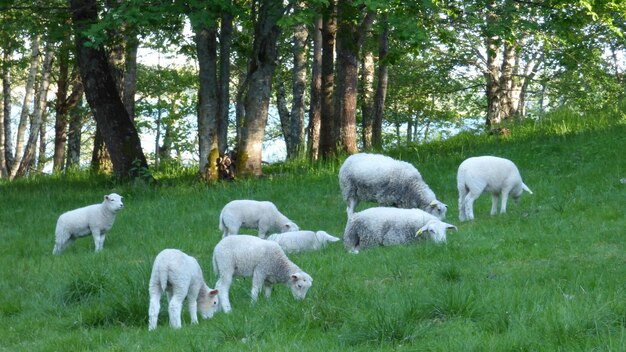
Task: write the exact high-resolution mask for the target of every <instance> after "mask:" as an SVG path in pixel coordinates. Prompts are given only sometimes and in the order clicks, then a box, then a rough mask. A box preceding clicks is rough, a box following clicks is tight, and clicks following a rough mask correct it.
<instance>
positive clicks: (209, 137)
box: [195, 23, 219, 181]
mask: <svg viewBox="0 0 626 352" xmlns="http://www.w3.org/2000/svg"><path fill="white" fill-rule="evenodd" d="M216 36H217V27H216V24H215V23H213V24H211V26H210V27H209V28H207V27H205V26H199V27H198V28H196V37H195V40H196V50H197V53H198V67H199V69H200V71H199V73H198V76H199V78H200V88H199V91H198V147H199V157H200V176H201V178H202V179H204V180H207V181H215V180H217V178H218V173H217V164H216V160H217V157H218V156H219V155H218V154H219V150H218V144H217V120H218V112H217V108H218V100H217V94H218V88H217V37H216Z"/></svg>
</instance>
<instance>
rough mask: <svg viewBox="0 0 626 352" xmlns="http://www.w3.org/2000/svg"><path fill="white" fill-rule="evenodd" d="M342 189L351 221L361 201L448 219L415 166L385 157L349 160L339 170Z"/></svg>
mask: <svg viewBox="0 0 626 352" xmlns="http://www.w3.org/2000/svg"><path fill="white" fill-rule="evenodd" d="M339 186H340V187H341V193H342V195H343V199H344V201H346V203H347V204H348V208H347V212H348V217H349V216H350V215H351V214H352V213H354V209H355V208H356V206H357V204H358V203H359V201H361V200H365V201H375V202H377V203H378V204H380V205H385V206H393V207H399V208H407V209H409V208H420V209H422V210H424V211H426V212H428V213H430V214H433V215H434V216H436V217H438V218H439V219H444V218H445V216H446V211H447V210H448V206H447V205H445V204H444V203H442V202H440V201H438V200H437V197H436V196H435V193H434V192H433V191H432V190H431V189H430V187H428V185H427V184H426V182H424V180H423V179H422V175H421V174H420V173H419V171H417V169H416V168H415V167H414V166H413V165H411V164H409V163H407V162H404V161H399V160H395V159H392V158H390V157H388V156H385V155H380V154H367V153H360V154H354V155H351V156H349V157H348V158H347V159H346V161H345V162H344V163H343V165H342V166H341V169H340V170H339Z"/></svg>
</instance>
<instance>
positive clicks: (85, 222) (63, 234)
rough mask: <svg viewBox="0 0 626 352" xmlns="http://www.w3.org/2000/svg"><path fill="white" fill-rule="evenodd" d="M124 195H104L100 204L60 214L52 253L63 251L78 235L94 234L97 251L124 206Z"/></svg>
mask: <svg viewBox="0 0 626 352" xmlns="http://www.w3.org/2000/svg"><path fill="white" fill-rule="evenodd" d="M122 199H123V198H122V197H121V196H120V195H119V194H117V193H111V194H109V195H106V196H104V201H103V202H102V203H100V204H93V205H89V206H86V207H82V208H78V209H74V210H70V211H68V212H66V213H63V214H61V216H59V220H57V227H56V231H55V244H54V249H53V250H52V254H59V253H61V252H62V251H63V250H64V249H65V248H67V246H69V245H70V244H72V243H73V242H74V241H75V240H76V239H77V238H78V237H84V236H87V235H88V234H89V233H91V234H92V236H93V240H94V242H95V244H96V252H100V251H101V250H102V247H103V245H104V239H105V236H106V233H107V232H108V231H109V230H110V229H111V227H112V226H113V222H115V215H116V214H117V212H118V211H120V210H121V209H122V208H124V203H122Z"/></svg>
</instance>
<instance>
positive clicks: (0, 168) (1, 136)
mask: <svg viewBox="0 0 626 352" xmlns="http://www.w3.org/2000/svg"><path fill="white" fill-rule="evenodd" d="M7 52H8V50H7V49H5V52H4V54H3V57H2V59H3V61H2V62H3V63H4V64H3V65H2V77H3V79H2V81H3V83H4V74H5V72H8V68H6V66H8V61H4V60H5V59H6V58H7ZM9 87H10V86H9ZM5 89H6V86H5V85H4V84H2V96H1V97H0V178H7V177H9V170H7V160H6V153H5V143H6V140H5V138H6V137H5V132H4V126H5V121H6V120H10V116H6V115H5V108H4V104H5V101H6V100H7V99H5V95H6V94H9V93H7V92H6V91H5ZM9 90H10V88H9ZM9 101H10V99H9ZM9 104H10V103H9ZM5 116H6V117H5Z"/></svg>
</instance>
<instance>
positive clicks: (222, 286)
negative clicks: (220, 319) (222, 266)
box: [215, 274, 232, 313]
mask: <svg viewBox="0 0 626 352" xmlns="http://www.w3.org/2000/svg"><path fill="white" fill-rule="evenodd" d="M231 282H232V274H231V275H224V274H222V275H220V279H219V280H217V283H216V284H215V288H216V289H217V291H218V293H217V298H218V301H219V304H220V307H221V308H222V310H223V311H224V313H229V312H230V311H231V307H230V301H229V300H228V290H229V289H230V284H231Z"/></svg>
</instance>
